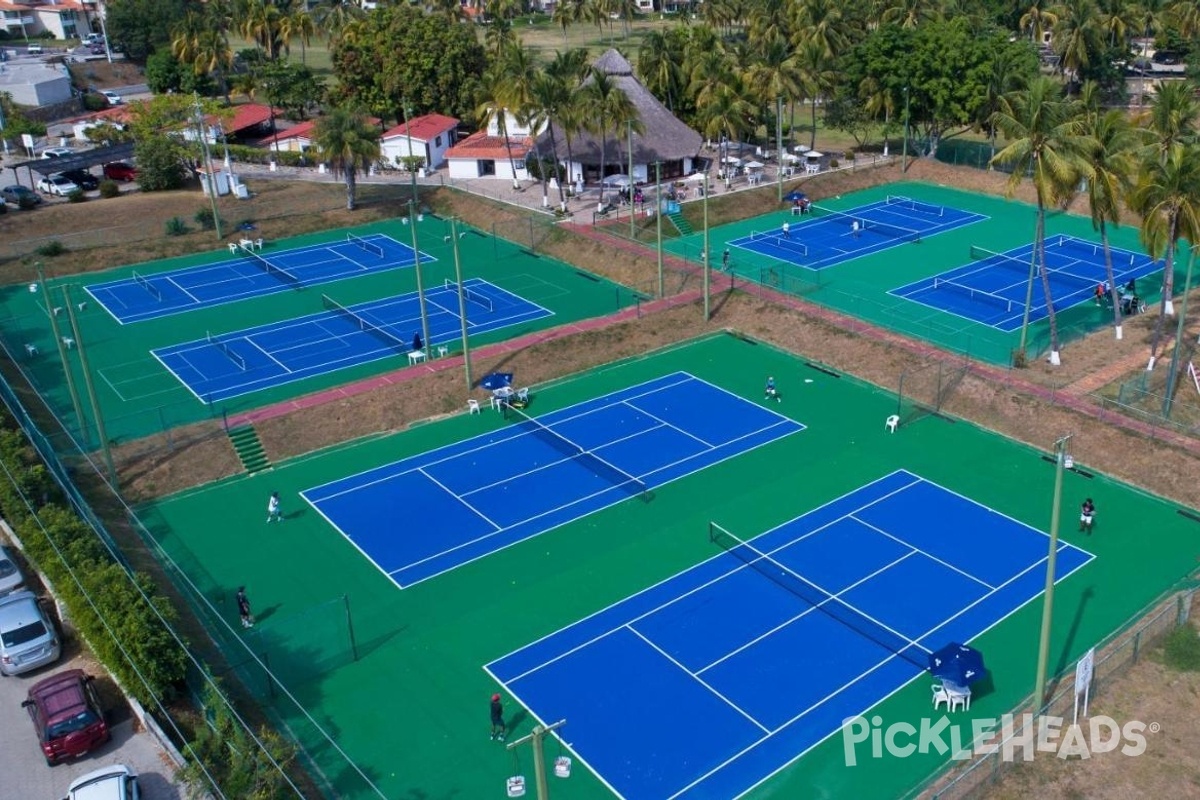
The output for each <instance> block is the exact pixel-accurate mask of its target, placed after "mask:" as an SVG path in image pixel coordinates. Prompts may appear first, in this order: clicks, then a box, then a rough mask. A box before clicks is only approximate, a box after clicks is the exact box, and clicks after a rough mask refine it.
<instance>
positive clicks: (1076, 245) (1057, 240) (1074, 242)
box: [1046, 235, 1138, 267]
mask: <svg viewBox="0 0 1200 800" xmlns="http://www.w3.org/2000/svg"><path fill="white" fill-rule="evenodd" d="M1046 247H1054V248H1057V249H1059V250H1063V251H1065V252H1070V253H1076V254H1078V255H1080V256H1083V257H1084V258H1085V260H1087V261H1088V262H1098V263H1099V264H1101V265H1103V264H1104V245H1102V244H1096V243H1095V242H1089V241H1087V240H1086V239H1076V238H1075V237H1074V236H1064V235H1059V236H1055V237H1051V238H1049V239H1047V240H1046ZM1109 253H1110V254H1111V255H1112V260H1113V265H1114V266H1117V265H1120V266H1122V267H1124V266H1125V265H1126V264H1128V265H1129V266H1131V267H1132V266H1133V265H1134V264H1136V263H1137V258H1138V256H1137V253H1130V252H1127V251H1125V250H1113V249H1112V248H1109Z"/></svg>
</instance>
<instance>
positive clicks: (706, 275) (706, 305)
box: [700, 172, 712, 322]
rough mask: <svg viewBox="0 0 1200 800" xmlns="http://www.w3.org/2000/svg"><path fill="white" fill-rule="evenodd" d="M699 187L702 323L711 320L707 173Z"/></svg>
mask: <svg viewBox="0 0 1200 800" xmlns="http://www.w3.org/2000/svg"><path fill="white" fill-rule="evenodd" d="M700 185H701V186H703V187H704V253H703V255H702V260H703V262H704V264H703V267H704V321H705V322H708V321H709V319H711V317H712V310H711V308H710V304H711V302H712V301H711V299H710V298H709V296H708V282H709V269H708V263H709V262H708V257H709V252H708V173H707V172H705V173H704V182H703V183H702V184H700Z"/></svg>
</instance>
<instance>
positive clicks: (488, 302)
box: [442, 278, 496, 312]
mask: <svg viewBox="0 0 1200 800" xmlns="http://www.w3.org/2000/svg"><path fill="white" fill-rule="evenodd" d="M442 287H443V288H445V289H449V290H450V291H452V292H457V291H458V287H459V284H457V283H455V282H454V281H452V280H450V279H449V278H447V279H446V281H445V283H444V284H442ZM462 293H463V297H465V298H467V300H469V301H470V302H472V303H474V304H475V305H477V306H480V307H482V308H486V309H487V310H488V311H489V312H492V311H495V310H496V309H495V307H494V306H493V305H492V298H490V297H486V296H484V295H482V294H480V293H479V292H475V291H472V290H471V287H469V286H467V285H466V284H465V283H464V284H462Z"/></svg>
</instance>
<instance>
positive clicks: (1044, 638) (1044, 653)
mask: <svg viewBox="0 0 1200 800" xmlns="http://www.w3.org/2000/svg"><path fill="white" fill-rule="evenodd" d="M1070 441H1071V434H1069V433H1068V434H1067V435H1066V436H1064V437H1062V438H1061V439H1059V440H1058V441H1057V442H1055V443H1054V506H1053V508H1051V510H1050V555H1049V556H1048V557H1047V559H1046V594H1045V596H1044V597H1043V598H1042V633H1041V637H1040V639H1039V641H1038V660H1037V679H1036V680H1035V681H1034V684H1033V716H1034V718H1037V717H1040V716H1041V715H1042V708H1043V707H1044V706H1045V705H1046V662H1047V661H1048V660H1049V658H1050V621H1051V620H1052V619H1053V618H1054V570H1055V563H1056V561H1057V560H1058V522H1059V518H1060V517H1061V515H1062V508H1061V507H1062V484H1063V470H1064V469H1066V468H1068V467H1071V466H1073V464H1072V463H1070V461H1071V457H1070V456H1069V455H1067V443H1068V442H1070Z"/></svg>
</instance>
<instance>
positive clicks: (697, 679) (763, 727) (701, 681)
mask: <svg viewBox="0 0 1200 800" xmlns="http://www.w3.org/2000/svg"><path fill="white" fill-rule="evenodd" d="M628 630H629V632H630V633H632V634H633V635H634V636H636V637H638V638H639V639H641V640H642V641H643V642H645V643H646V644H648V645H650V647H651V648H653V649H654V650H657V651H658V652H659V654H660V655H662V657H663V658H665V659H666V660H667V661H670V662H671V663H672V664H674V665H675V666H677V667H679V669H680V670H681V671H683V672H684V673H685V674H686V675H688V676H689V677H690V678H691V679H692V680H694V681H695V682H696V683H698V684H700V685H701V686H703V687H704V688H705V689H708V691H709V692H711V693H712V694H713V695H715V696H716V697H718V698H720V699H721V700H722V701H723V702H724V703H725V704H726V705H727V706H729V707H730V708H732V709H733V710H734V711H736V712H738V713H739V714H741V715H742V716H743V717H745V718H746V719H748V720H750V721H751V722H753V723H754V724H755V726H757V727H758V729H759V730H760V731H762V732H763V733H769V732H770V728H768V727H767V726H766V725H763V724H762V723H761V722H759V721H758V720H756V719H755V718H754V717H752V716H750V715H749V714H748V713H746V711H745V710H743V709H742V708H740V707H739V706H738V704H737V703H735V702H733V701H732V700H730V699H729V698H728V697H726V696H725V695H723V694H721V693H720V692H718V691H717V690H716V688H714V687H713V686H711V685H710V684H709V683H708V682H707V681H705V680H704V679H703V678H701V677H700V676H699V675H697V674H696V673H694V672H692V671H691V670H690V669H688V668H687V667H685V666H684V665H683V664H680V663H679V662H678V661H676V660H675V659H674V658H672V657H671V654H670V653H668V652H667V651H665V650H663V649H662V648H661V647H659V646H658V645H656V644H655V643H654V642H652V641H650V640H649V639H647V638H646V637H645V636H642V634H641V633H639V632H638V631H636V630H634V629H633V628H628Z"/></svg>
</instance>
